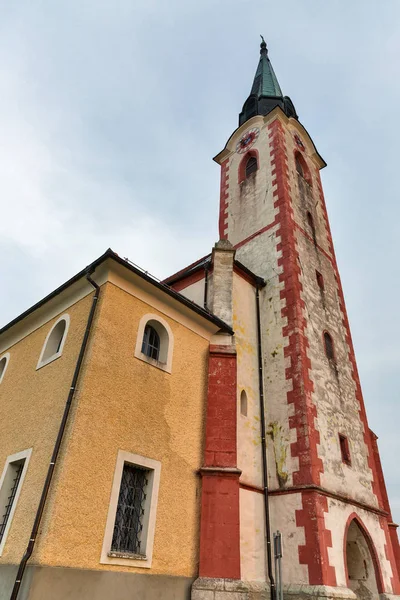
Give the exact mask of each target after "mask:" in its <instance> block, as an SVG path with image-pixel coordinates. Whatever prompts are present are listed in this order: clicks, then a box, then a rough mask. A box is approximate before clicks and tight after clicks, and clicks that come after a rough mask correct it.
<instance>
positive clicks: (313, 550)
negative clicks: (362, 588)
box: [296, 492, 337, 587]
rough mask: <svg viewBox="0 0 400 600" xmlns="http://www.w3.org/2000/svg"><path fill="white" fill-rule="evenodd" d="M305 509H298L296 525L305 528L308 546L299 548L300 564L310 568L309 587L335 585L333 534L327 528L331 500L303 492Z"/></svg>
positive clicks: (316, 494)
mask: <svg viewBox="0 0 400 600" xmlns="http://www.w3.org/2000/svg"><path fill="white" fill-rule="evenodd" d="M301 500H302V505H303V509H302V510H296V525H297V526H298V527H304V534H305V538H306V543H305V544H304V545H303V546H299V561H300V564H303V565H307V566H308V579H309V584H310V585H331V586H334V587H335V586H336V585H337V584H336V572H335V567H331V566H330V565H329V555H328V548H331V547H332V534H331V532H330V530H329V529H327V528H326V526H325V515H324V513H326V512H328V499H327V497H326V496H323V495H321V494H318V493H317V492H311V493H302V495H301Z"/></svg>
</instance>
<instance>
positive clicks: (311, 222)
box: [307, 211, 316, 242]
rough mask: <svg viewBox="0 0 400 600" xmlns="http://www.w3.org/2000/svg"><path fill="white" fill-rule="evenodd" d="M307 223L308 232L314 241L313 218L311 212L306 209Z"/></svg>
mask: <svg viewBox="0 0 400 600" xmlns="http://www.w3.org/2000/svg"><path fill="white" fill-rule="evenodd" d="M307 223H308V227H309V229H310V232H311V235H312V238H313V240H314V242H315V240H316V234H315V224H314V219H313V216H312V214H311V213H310V211H308V212H307Z"/></svg>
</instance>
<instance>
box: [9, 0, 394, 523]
mask: <svg viewBox="0 0 400 600" xmlns="http://www.w3.org/2000/svg"><path fill="white" fill-rule="evenodd" d="M260 33H262V34H263V35H264V36H265V38H266V40H267V43H268V47H269V51H270V58H271V60H272V64H273V65H274V69H275V72H276V74H277V76H278V79H279V82H280V84H281V87H282V89H283V92H284V93H285V94H287V95H290V96H291V98H292V100H293V102H294V103H295V106H296V109H297V112H298V114H299V116H300V120H301V122H302V123H303V124H304V126H305V127H306V129H307V130H308V131H309V133H310V135H311V136H312V138H313V140H314V142H315V143H316V146H317V148H318V150H319V152H320V154H321V155H322V156H323V157H324V158H325V160H326V162H327V163H328V167H327V168H326V169H325V170H324V171H323V174H322V177H323V183H324V189H325V195H326V201H327V205H328V211H329V216H330V220H331V226H332V232H333V237H334V242H335V247H336V252H337V256H338V263H339V269H340V272H341V276H342V282H343V286H344V292H345V297H346V301H347V308H348V312H349V318H350V324H351V326H352V333H353V339H354V343H355V348H356V356H357V359H358V366H359V370H360V375H361V382H362V385H363V390H364V396H365V401H366V405H367V411H368V416H369V424H370V427H371V428H372V429H373V430H374V431H375V432H376V433H377V435H378V436H379V446H380V451H381V457H382V461H383V466H384V470H385V475H386V481H387V484H388V490H389V496H390V499H391V504H392V508H393V513H394V519H395V520H396V519H397V521H400V469H399V466H398V465H399V461H398V457H399V455H400V439H399V437H400V436H399V435H398V429H399V422H400V409H399V401H398V397H399V392H398V390H399V384H398V378H399V368H398V365H399V362H400V350H399V343H398V340H399V339H400V325H399V318H398V315H399V312H398V305H399V301H398V298H399V292H400V283H399V261H398V246H397V242H398V238H399V217H400V208H399V193H398V189H397V188H398V178H399V170H400V169H399V164H398V160H399V150H398V148H399V145H400V125H399V118H398V106H399V105H400V60H399V59H400V2H399V0H385V1H384V2H382V0H352V1H351V2H349V0H330V1H329V2H326V1H325V0H285V2H277V1H274V2H272V1H270V0H201V2H200V1H198V0H144V1H143V2H139V1H138V0H83V1H82V0H59V1H58V2H54V0H47V1H46V0H36V1H35V2H32V1H31V0H20V1H19V2H9V1H8V0H0V204H1V219H0V250H1V251H2V260H1V261H0V282H1V290H2V293H1V295H0V322H1V324H2V325H4V324H6V323H7V322H8V321H10V320H11V319H12V318H14V317H15V316H17V315H18V314H19V313H21V312H22V311H23V310H25V309H26V308H28V307H29V306H30V305H32V304H33V303H35V302H36V301H38V300H39V299H40V298H42V297H43V296H44V295H46V294H47V293H49V292H50V291H52V290H53V289H54V288H55V287H57V286H58V285H60V284H61V283H63V282H64V281H65V280H66V279H68V278H69V277H71V276H72V275H74V274H75V273H76V272H77V271H79V270H81V269H82V268H83V267H85V266H86V265H87V264H88V263H89V262H91V261H92V260H94V259H95V258H96V257H97V256H99V255H100V254H102V253H103V252H104V251H105V250H106V249H107V248H108V247H111V248H112V249H113V250H115V251H116V252H118V254H120V256H123V257H129V258H130V259H131V260H132V261H134V262H135V263H137V264H139V265H140V266H142V267H144V268H146V269H147V270H148V271H150V272H151V273H153V274H155V275H156V276H158V277H161V278H162V277H165V276H167V275H169V274H171V273H173V272H175V271H176V270H178V269H179V268H181V267H182V266H184V265H185V264H187V263H190V262H192V261H193V260H195V259H196V258H198V257H200V256H203V255H204V254H206V253H208V252H209V251H210V249H211V246H212V245H213V243H214V242H215V241H216V240H217V220H218V201H219V197H218V196H219V169H218V166H217V165H216V164H215V163H213V162H212V157H213V156H215V154H217V153H218V152H219V151H220V150H221V149H222V148H223V146H224V145H225V142H226V140H227V138H228V137H229V135H230V134H231V133H232V131H233V130H234V129H235V128H236V126H237V118H238V113H239V112H240V110H241V107H242V104H243V102H244V100H245V98H246V97H247V95H248V93H249V91H250V87H251V83H252V79H253V76H254V72H255V69H256V67H257V62H258V58H259V34H260Z"/></svg>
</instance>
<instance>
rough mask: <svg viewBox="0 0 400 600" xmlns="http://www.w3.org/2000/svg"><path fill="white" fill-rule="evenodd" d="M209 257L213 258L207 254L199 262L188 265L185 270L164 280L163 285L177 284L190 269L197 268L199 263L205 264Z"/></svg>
mask: <svg viewBox="0 0 400 600" xmlns="http://www.w3.org/2000/svg"><path fill="white" fill-rule="evenodd" d="M209 256H211V254H206V255H205V256H203V257H202V258H199V259H198V260H195V261H194V262H193V263H192V264H190V265H188V266H187V267H185V268H184V269H181V270H180V271H177V272H176V273H174V274H173V275H170V276H169V277H167V278H166V279H164V280H163V281H162V282H161V283H165V284H166V285H170V281H172V282H175V281H176V280H177V279H180V276H181V275H182V276H184V275H185V273H186V272H187V271H189V269H192V268H193V267H195V266H196V265H198V264H199V263H201V262H203V260H205V259H206V258H208V257H209Z"/></svg>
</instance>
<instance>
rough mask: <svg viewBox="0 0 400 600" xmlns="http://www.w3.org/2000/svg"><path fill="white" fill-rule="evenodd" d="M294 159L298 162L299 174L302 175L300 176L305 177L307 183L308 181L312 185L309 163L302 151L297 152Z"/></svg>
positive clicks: (297, 169)
mask: <svg viewBox="0 0 400 600" xmlns="http://www.w3.org/2000/svg"><path fill="white" fill-rule="evenodd" d="M294 161H295V163H296V171H297V174H298V175H300V177H301V178H302V179H304V181H305V182H306V183H308V185H310V186H311V185H312V179H311V173H310V169H309V168H308V165H307V163H306V161H305V158H304V156H303V155H302V154H301V153H300V152H295V155H294Z"/></svg>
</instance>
